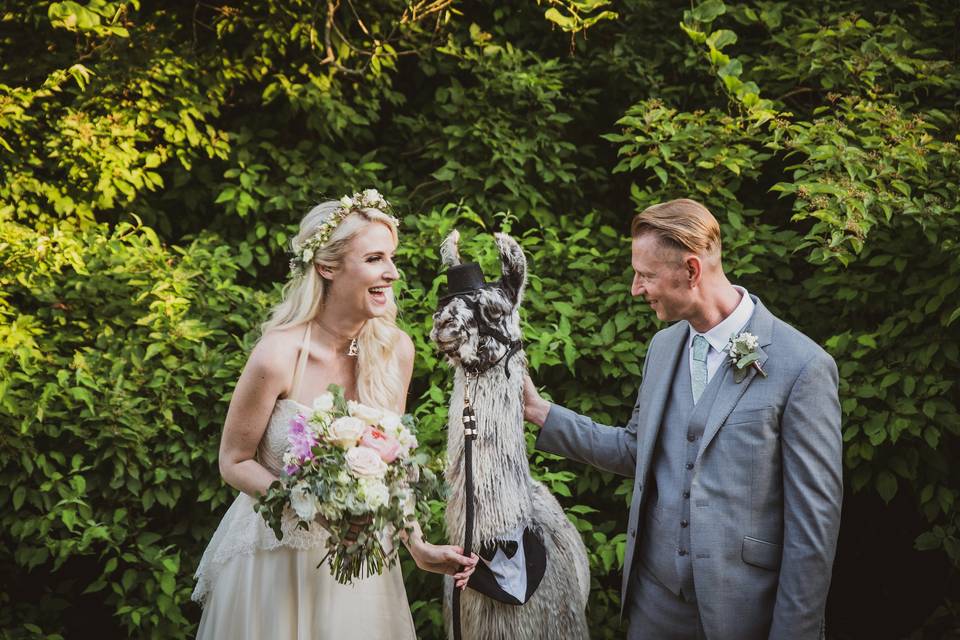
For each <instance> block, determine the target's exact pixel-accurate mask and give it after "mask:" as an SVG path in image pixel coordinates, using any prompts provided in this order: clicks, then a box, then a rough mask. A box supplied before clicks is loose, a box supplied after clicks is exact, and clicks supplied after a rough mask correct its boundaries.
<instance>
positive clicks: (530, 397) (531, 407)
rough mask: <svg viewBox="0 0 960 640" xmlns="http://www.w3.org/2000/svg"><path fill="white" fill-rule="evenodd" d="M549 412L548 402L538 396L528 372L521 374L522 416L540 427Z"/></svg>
mask: <svg viewBox="0 0 960 640" xmlns="http://www.w3.org/2000/svg"><path fill="white" fill-rule="evenodd" d="M548 413H550V403H549V402H547V401H546V400H544V399H543V398H541V397H540V393H539V392H538V391H537V387H536V385H534V384H533V380H531V379H530V375H529V374H526V373H525V374H523V418H524V419H525V420H527V421H528V422H532V423H533V424H535V425H537V426H538V427H542V426H543V423H544V422H546V420H547V414H548Z"/></svg>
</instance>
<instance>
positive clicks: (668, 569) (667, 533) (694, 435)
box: [638, 343, 724, 598]
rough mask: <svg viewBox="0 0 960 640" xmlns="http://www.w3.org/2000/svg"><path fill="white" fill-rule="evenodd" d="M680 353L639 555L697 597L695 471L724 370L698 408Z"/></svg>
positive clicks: (670, 583) (676, 587)
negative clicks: (692, 495)
mask: <svg viewBox="0 0 960 640" xmlns="http://www.w3.org/2000/svg"><path fill="white" fill-rule="evenodd" d="M684 344H686V343H684ZM677 357H678V358H679V359H680V360H679V362H678V363H677V367H676V371H675V373H674V378H673V382H672V384H671V385H670V398H669V400H668V401H667V406H666V408H665V410H664V413H663V421H662V422H661V424H660V433H659V435H658V437H657V445H656V449H655V450H654V455H653V461H652V473H651V479H652V481H653V482H652V483H651V487H650V489H651V492H650V501H649V503H648V505H647V509H646V517H645V520H644V527H643V530H642V533H641V534H640V544H639V549H638V554H639V556H638V557H639V559H640V561H641V562H642V563H643V564H644V565H645V566H646V567H647V568H648V569H650V571H651V572H652V573H653V575H655V576H656V577H657V579H658V580H660V582H662V583H663V584H664V585H665V586H666V587H667V588H668V589H670V591H672V592H673V593H675V594H677V595H680V594H681V593H682V594H683V596H684V597H687V598H693V597H694V593H695V592H694V587H693V564H692V558H693V554H694V553H695V552H696V550H695V549H691V548H690V527H689V523H690V484H691V482H692V481H693V475H694V473H695V471H696V469H695V468H694V461H695V460H696V458H697V453H699V451H700V442H701V436H702V435H703V430H704V428H705V426H706V422H707V417H708V416H709V413H710V406H711V405H712V404H713V400H714V398H715V397H716V394H717V389H718V388H719V387H720V385H719V381H720V380H721V379H722V378H723V373H724V368H723V367H721V368H720V369H719V370H718V371H717V372H716V374H714V376H713V377H712V378H711V379H710V383H709V384H708V385H707V387H706V388H705V389H704V390H703V395H701V396H700V401H699V402H697V404H696V406H694V404H693V392H692V391H691V389H690V366H689V364H688V358H687V350H686V349H681V352H680V354H678V356H677ZM654 375H656V374H655V373H654Z"/></svg>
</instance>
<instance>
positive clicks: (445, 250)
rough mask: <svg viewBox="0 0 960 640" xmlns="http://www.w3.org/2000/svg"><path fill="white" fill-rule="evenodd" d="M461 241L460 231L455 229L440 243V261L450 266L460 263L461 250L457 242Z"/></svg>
mask: <svg viewBox="0 0 960 640" xmlns="http://www.w3.org/2000/svg"><path fill="white" fill-rule="evenodd" d="M459 242H460V232H459V231H457V230H456V229H454V230H453V231H451V232H450V234H449V235H447V237H446V238H445V239H444V241H443V244H441V245H440V261H441V262H442V263H443V264H444V265H446V266H448V267H455V266H457V265H458V264H460V251H459V250H458V249H457V244H458V243H459Z"/></svg>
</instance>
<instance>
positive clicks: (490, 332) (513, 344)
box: [443, 285, 523, 378]
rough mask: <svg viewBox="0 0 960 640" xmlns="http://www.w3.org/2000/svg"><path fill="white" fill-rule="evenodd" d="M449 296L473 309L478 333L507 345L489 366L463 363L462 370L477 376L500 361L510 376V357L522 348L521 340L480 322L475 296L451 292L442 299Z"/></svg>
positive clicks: (485, 286) (478, 306) (487, 286)
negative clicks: (472, 365)
mask: <svg viewBox="0 0 960 640" xmlns="http://www.w3.org/2000/svg"><path fill="white" fill-rule="evenodd" d="M493 286H496V285H484V287H483V288H484V289H486V288H489V287H493ZM449 298H462V299H463V303H464V304H465V305H467V306H468V307H469V308H470V310H471V311H473V317H474V318H476V320H477V334H478V335H481V336H489V337H491V338H493V339H494V340H496V341H497V342H499V343H500V344H502V345H503V346H505V347H507V350H506V351H505V352H504V354H503V355H502V356H500V357H499V358H497V359H496V360H495V361H494V362H491V363H490V365H489V366H487V367H485V368H483V369H481V368H480V367H467V366H466V365H464V366H463V369H464V371H466V372H467V373H469V374H470V375H472V376H479V375H482V374H484V373H486V372H487V371H489V370H490V369H492V368H494V367H495V366H497V365H498V364H500V363H501V362H503V371H504V373H506V374H507V378H509V377H510V358H512V357H513V355H514V354H516V353H517V352H518V351H520V349H522V348H523V341H521V340H511V339H510V338H508V337H507V336H505V335H503V334H502V333H500V332H499V331H497V330H496V329H494V328H493V327H488V326H486V325H485V324H484V323H483V322H481V320H482V317H481V315H480V305H479V303H478V302H477V301H476V299H475V298H473V297H468V294H467V293H457V294H453V295H451V296H447V297H445V298H444V299H443V300H444V301H446V300H448V299H449Z"/></svg>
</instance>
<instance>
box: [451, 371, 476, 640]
mask: <svg viewBox="0 0 960 640" xmlns="http://www.w3.org/2000/svg"><path fill="white" fill-rule="evenodd" d="M469 387H470V380H469V378H468V379H467V381H466V383H465V384H464V385H463V472H464V493H465V498H466V523H465V529H464V535H463V555H465V556H466V557H468V558H469V557H470V555H471V554H472V553H473V441H474V440H475V439H476V437H477V416H476V414H475V413H474V411H473V407H472V406H471V405H470V393H469ZM452 606H453V638H454V640H461V638H462V637H463V636H462V633H463V632H462V630H461V629H460V589H457V585H456V584H454V585H453V605H452Z"/></svg>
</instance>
